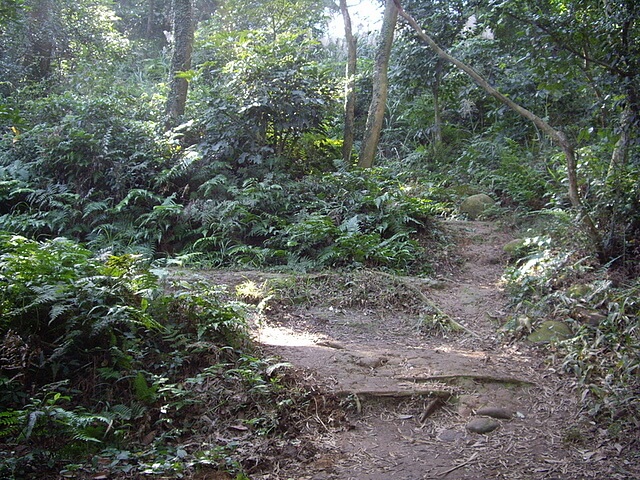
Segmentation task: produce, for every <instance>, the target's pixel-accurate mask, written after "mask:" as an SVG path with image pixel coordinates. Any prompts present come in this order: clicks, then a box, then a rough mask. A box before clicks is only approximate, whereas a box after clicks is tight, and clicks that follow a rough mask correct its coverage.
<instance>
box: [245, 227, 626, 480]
mask: <svg viewBox="0 0 640 480" xmlns="http://www.w3.org/2000/svg"><path fill="white" fill-rule="evenodd" d="M447 228H448V229H449V230H450V231H452V232H453V233H454V234H455V236H456V237H457V239H458V243H457V252H456V255H459V256H460V257H461V258H462V260H463V262H462V264H461V266H460V267H459V268H457V269H456V271H455V272H452V273H451V274H450V275H448V276H447V277H446V278H441V279H438V281H437V282H435V283H433V282H424V280H421V279H417V278H416V279H407V282H408V283H407V288H408V289H410V290H415V295H417V296H419V297H422V298H423V300H424V302H425V306H427V307H428V308H427V309H426V311H427V312H436V314H437V315H436V317H437V316H438V314H439V315H440V318H446V317H447V316H448V317H449V318H452V319H453V320H455V321H456V322H458V323H459V324H461V325H462V326H463V327H464V328H465V330H464V331H462V332H459V333H446V334H441V335H433V334H425V333H424V332H423V331H422V329H421V328H420V326H421V325H422V323H421V322H424V321H425V317H424V315H421V316H412V315H406V314H402V313H401V312H398V313H397V314H396V313H394V312H393V310H391V311H388V310H385V311H377V310H375V309H369V310H367V309H340V308H331V307H329V308H326V307H309V306H307V307H300V308H297V309H296V308H295V307H294V308H293V309H292V310H290V311H288V312H287V314H286V315H285V316H282V315H279V316H278V315H276V316H275V317H274V318H270V320H268V321H267V323H266V324H265V325H263V327H262V329H261V330H260V332H259V334H258V338H259V341H260V342H262V343H263V344H264V345H266V346H267V349H268V350H270V351H271V352H272V353H274V354H277V355H278V356H280V357H282V358H283V360H286V361H288V362H291V363H292V364H293V365H294V366H295V367H297V368H301V369H304V371H306V372H308V373H309V375H310V376H311V378H312V379H313V381H315V382H317V383H318V384H320V385H322V386H323V387H324V388H326V389H327V390H329V391H331V392H335V393H337V394H339V395H342V396H344V398H345V402H347V403H348V404H349V405H350V407H351V409H352V410H351V411H352V414H351V415H350V420H351V422H352V425H353V428H351V429H346V430H345V431H330V430H329V429H327V431H326V434H324V435H322V438H317V439H315V441H316V442H317V443H318V445H319V452H322V453H319V454H318V455H317V456H316V458H315V459H314V460H313V461H311V462H308V463H302V464H299V465H295V466H291V465H290V466H289V467H287V468H285V469H283V470H282V471H279V472H272V473H270V474H265V475H263V476H261V477H256V478H262V479H265V480H266V479H288V478H292V479H296V480H303V479H313V480H328V479H341V480H343V479H344V480H347V479H354V480H355V479H358V480H367V479H370V480H382V479H391V478H393V479H394V480H404V479H406V480H410V479H411V480H413V479H441V478H446V479H497V478H504V479H583V478H585V479H586V478H631V477H628V476H625V475H624V474H619V473H614V471H613V470H614V467H611V466H610V464H609V462H614V463H615V456H616V446H614V445H607V444H606V443H605V442H600V444H599V443H597V441H596V440H595V439H584V438H578V439H574V438H573V439H572V438H570V434H569V433H567V432H568V431H569V430H568V427H569V426H570V425H572V423H573V422H575V415H576V413H577V409H576V403H575V394H574V393H572V392H571V391H570V390H569V385H568V383H569V382H570V379H569V378H565V379H564V380H561V379H560V378H559V376H558V374H557V373H556V372H554V371H553V370H552V369H551V368H550V367H549V366H548V365H546V364H545V362H544V358H543V356H541V355H540V354H539V353H538V352H537V350H535V349H533V348H531V347H528V346H526V345H523V344H522V343H518V344H513V345H509V344H505V343H504V342H502V341H500V340H499V339H498V338H497V334H496V330H497V328H498V327H499V322H498V319H500V318H501V317H502V316H503V312H502V309H504V308H505V301H506V299H505V296H504V294H503V292H502V291H501V289H500V286H499V280H500V276H501V274H502V272H503V270H504V264H505V261H506V259H505V258H504V253H503V249H502V247H503V246H504V244H505V243H507V242H508V241H509V240H510V239H511V238H510V236H509V234H508V233H506V232H504V231H502V230H501V228H500V227H499V226H498V225H497V224H495V223H491V222H451V223H448V225H447ZM272 320H274V321H272ZM483 408H484V410H483ZM486 408H489V409H490V410H486ZM483 413H484V414H487V413H488V414H490V415H492V416H493V417H496V416H498V417H500V416H506V417H508V418H506V419H492V418H491V417H488V416H486V415H481V414H483ZM477 422H481V423H482V422H484V423H487V422H488V423H489V424H491V423H493V425H492V426H493V427H496V426H497V428H496V429H495V430H493V431H491V432H490V433H486V434H481V433H472V432H471V431H470V428H473V425H475V424H476V423H477ZM568 440H572V441H573V442H575V441H576V440H577V443H572V442H570V441H568ZM623 471H624V469H623Z"/></svg>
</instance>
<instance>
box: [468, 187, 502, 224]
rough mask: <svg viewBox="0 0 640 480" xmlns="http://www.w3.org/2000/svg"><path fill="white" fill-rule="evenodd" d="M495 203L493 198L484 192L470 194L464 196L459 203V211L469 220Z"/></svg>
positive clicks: (475, 217)
mask: <svg viewBox="0 0 640 480" xmlns="http://www.w3.org/2000/svg"><path fill="white" fill-rule="evenodd" d="M495 204H496V202H495V200H493V198H491V197H490V196H489V195H485V194H484V193H479V194H477V195H471V196H470V197H467V198H465V199H464V200H463V202H462V203H461V204H460V213H463V214H465V215H466V216H467V217H468V218H469V220H475V219H477V218H478V217H479V216H480V215H481V214H482V213H483V212H485V211H486V210H487V209H488V208H491V207H493V206H494V205H495Z"/></svg>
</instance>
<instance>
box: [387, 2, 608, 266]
mask: <svg viewBox="0 0 640 480" xmlns="http://www.w3.org/2000/svg"><path fill="white" fill-rule="evenodd" d="M393 1H394V2H395V3H396V7H397V8H398V11H399V14H400V16H401V17H402V18H404V19H405V20H406V21H407V22H408V23H409V25H411V27H412V28H413V29H414V30H415V31H416V33H417V34H418V36H419V37H420V38H421V39H422V40H424V41H425V42H426V43H427V44H428V45H429V46H430V47H431V49H432V50H433V51H434V52H436V54H437V55H438V56H439V57H440V58H442V59H443V60H446V61H447V62H449V63H452V64H453V65H455V66H456V67H458V68H459V69H460V70H462V71H463V72H465V73H466V74H467V75H469V76H470V77H471V78H472V79H473V81H474V82H475V83H476V84H477V85H478V86H479V87H481V88H482V89H484V91H485V92H487V93H488V94H489V95H491V96H492V97H494V98H495V99H497V100H498V101H500V102H501V103H503V104H504V105H506V106H507V107H509V108H510V109H511V110H513V111H515V112H516V113H518V114H519V115H521V116H522V117H524V118H526V119H527V120H529V121H531V122H532V123H533V124H535V125H536V126H537V127H538V128H539V129H540V130H542V131H543V132H545V133H546V134H547V135H549V136H550V137H551V139H552V140H553V141H554V142H555V143H556V144H557V145H558V146H559V147H560V148H561V149H562V152H563V153H564V156H565V159H566V164H567V179H568V181H569V189H568V190H569V191H568V194H569V200H570V202H571V205H573V207H574V208H575V209H576V210H577V211H578V212H579V213H580V216H581V220H582V223H583V225H584V227H585V229H586V232H587V234H588V235H589V238H590V240H591V242H592V243H593V245H594V247H595V248H596V250H597V251H598V254H599V255H601V256H602V255H603V247H604V246H603V242H602V235H601V234H600V232H599V231H598V229H597V228H596V226H595V224H594V222H593V219H592V218H591V215H589V212H588V211H587V209H586V208H585V206H584V204H583V203H582V199H581V197H580V192H579V189H578V174H577V161H576V155H575V150H574V148H573V145H572V144H571V142H570V141H569V139H568V138H567V136H566V135H565V134H564V132H562V131H560V130H556V129H555V128H553V127H552V126H551V125H549V124H548V123H547V122H545V121H544V120H543V119H542V118H540V117H538V116H537V115H536V114H534V113H533V112H530V111H529V110H527V109H526V108H524V107H522V106H520V105H518V104H517V103H515V102H514V101H513V100H511V99H510V98H508V97H506V96H505V95H503V94H502V93H500V92H499V91H498V90H496V89H495V88H493V87H492V86H491V85H490V84H489V82H487V81H486V80H485V79H484V78H483V77H482V75H480V74H479V73H478V72H476V71H475V70H474V69H473V68H471V67H470V66H468V65H467V64H465V63H463V62H461V61H460V60H458V59H457V58H455V57H452V56H451V55H449V54H448V53H447V52H445V51H444V50H443V49H441V48H440V47H439V46H438V44H437V43H436V42H435V41H434V40H433V39H432V38H431V37H430V36H429V35H427V34H426V33H425V32H424V31H423V30H422V28H421V27H420V25H418V23H417V22H416V21H415V19H414V18H413V17H412V16H411V15H409V14H408V13H406V12H405V11H404V10H403V9H402V6H401V5H400V0H393Z"/></svg>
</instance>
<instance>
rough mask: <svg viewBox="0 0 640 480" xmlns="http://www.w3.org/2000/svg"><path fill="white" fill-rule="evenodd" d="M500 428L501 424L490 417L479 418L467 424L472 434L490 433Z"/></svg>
mask: <svg viewBox="0 0 640 480" xmlns="http://www.w3.org/2000/svg"><path fill="white" fill-rule="evenodd" d="M499 426H500V422H498V421H497V420H495V419H493V418H490V417H477V418H474V419H473V420H470V421H469V423H467V430H469V431H470V432H471V433H490V432H493V431H494V430H495V429H496V428H498V427H499Z"/></svg>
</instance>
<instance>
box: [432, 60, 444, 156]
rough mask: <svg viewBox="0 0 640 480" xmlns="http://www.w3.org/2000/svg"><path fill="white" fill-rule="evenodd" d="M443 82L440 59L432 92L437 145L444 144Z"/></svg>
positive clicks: (437, 63)
mask: <svg viewBox="0 0 640 480" xmlns="http://www.w3.org/2000/svg"><path fill="white" fill-rule="evenodd" d="M441 81H442V60H441V59H438V60H437V62H436V71H435V77H434V80H433V86H432V87H431V92H432V94H433V130H434V132H433V133H434V135H433V137H434V140H435V144H436V145H439V144H441V143H442V114H441V108H440V83H441Z"/></svg>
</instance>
